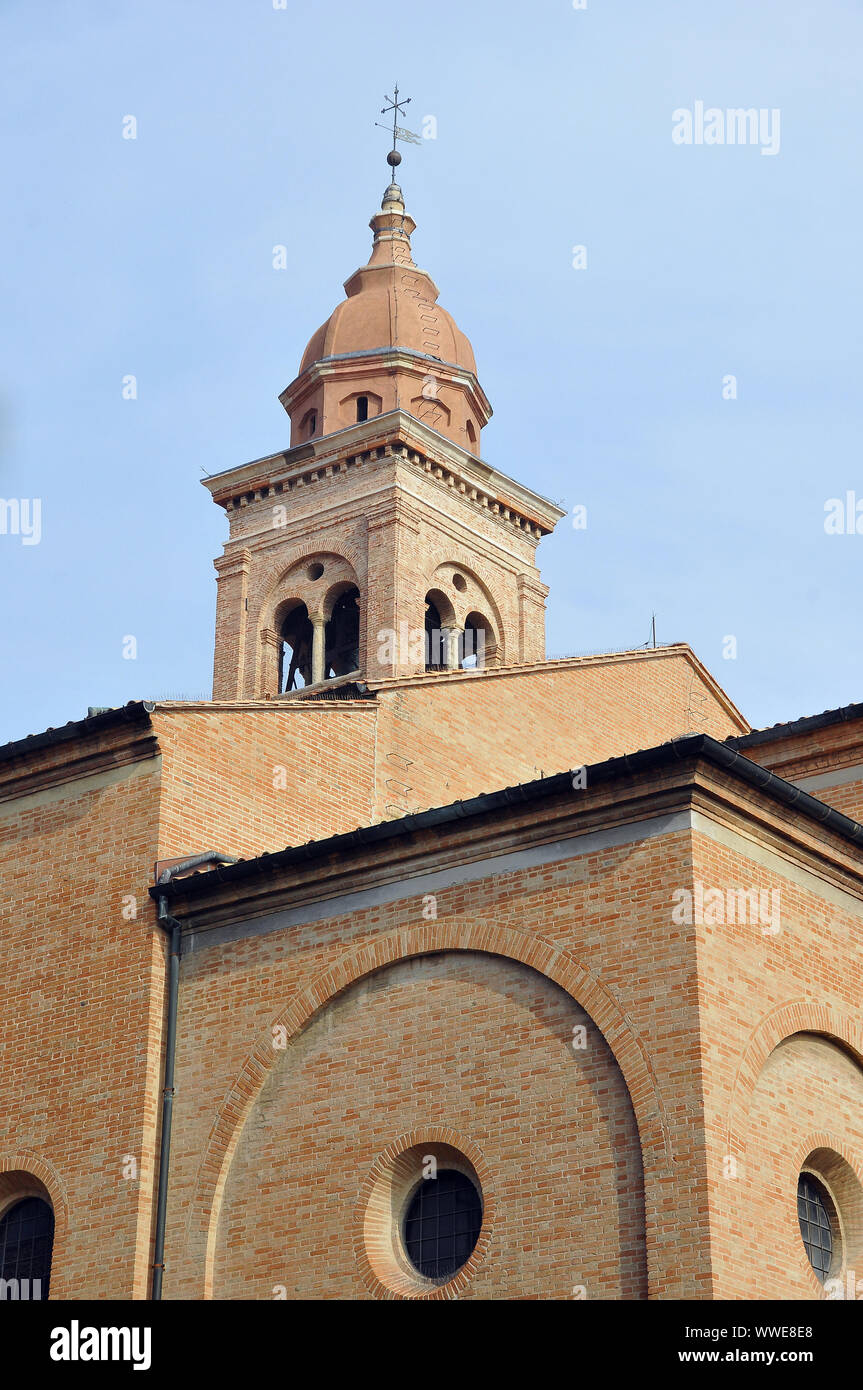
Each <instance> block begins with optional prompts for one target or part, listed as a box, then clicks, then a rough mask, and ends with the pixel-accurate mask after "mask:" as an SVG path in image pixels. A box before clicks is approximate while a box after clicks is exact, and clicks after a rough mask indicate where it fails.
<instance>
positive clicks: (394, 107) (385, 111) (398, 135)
mask: <svg viewBox="0 0 863 1390" xmlns="http://www.w3.org/2000/svg"><path fill="white" fill-rule="evenodd" d="M384 101H386V102H387V103H388V104H387V105H386V106H383V107H381V115H382V116H387V115H389V113H390V112H391V111H392V113H393V147H392V149H391V150H390V152H389V154H388V155H387V164H389V166H390V168H391V169H392V171H393V178H395V170H396V167H397V165H399V164H401V162H402V157H401V155H400V154H399V152H398V147H397V144H398V141H399V140H402V141H405V142H406V141H410V143H411V144H412V145H419V144H420V143H421V141H420V138H419V136H418V135H414V133H413V131H412V130H405V129H404V127H403V126H400V125H399V124H398V119H399V116H403V115H404V108H405V107H406V106H408V105H409V104H410V97H402V99H401V101H399V88H398V83H396V86H395V91H394V93H393V95H392V96H385V97H384ZM375 125H376V126H378V127H379V129H381V130H388V129H389V126H385V125H382V124H381V122H380V121H375Z"/></svg>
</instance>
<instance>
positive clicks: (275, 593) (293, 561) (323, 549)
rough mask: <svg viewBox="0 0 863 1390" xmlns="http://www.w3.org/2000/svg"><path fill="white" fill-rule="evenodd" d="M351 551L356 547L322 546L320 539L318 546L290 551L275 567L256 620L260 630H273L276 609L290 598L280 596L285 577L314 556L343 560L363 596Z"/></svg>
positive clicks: (313, 545)
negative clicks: (300, 563)
mask: <svg viewBox="0 0 863 1390" xmlns="http://www.w3.org/2000/svg"><path fill="white" fill-rule="evenodd" d="M351 551H354V552H356V547H355V546H350V545H339V546H338V548H337V547H336V546H335V545H326V544H322V543H321V541H320V538H319V539H318V542H317V544H309V545H301V546H297V547H296V549H295V550H292V551H290V554H289V558H288V559H287V560H286V559H285V558H284V557H282V558H281V560H280V561H279V564H278V566H274V567H273V576H272V578H271V579H270V582H269V583H268V585H267V588H266V597H265V598H264V599H263V601H262V603H261V606H260V608H259V610H258V614H257V618H256V624H257V626H258V628H272V627H273V626H274V621H275V613H276V609H277V608H278V606H279V604H280V603H281V602H282V601H283V600H284V599H285V598H286V597H289V596H288V595H284V594H283V595H281V596H280V594H279V588H280V586H281V585H282V583H283V582H284V579H285V576H286V575H287V574H288V572H289V571H290V570H292V569H293V568H294V566H295V565H297V564H299V562H300V561H301V560H305V559H307V558H309V557H310V556H313V555H334V556H335V557H336V559H338V560H343V561H344V563H345V564H346V565H348V566H349V568H350V569H351V571H352V574H353V581H352V582H353V583H354V584H355V585H356V586H357V588H358V589H359V591H360V593H361V594H362V584H361V583H360V578H359V573H358V569H357V559H358V557H357V555H356V553H354V554H353V555H351V553H350V552H351Z"/></svg>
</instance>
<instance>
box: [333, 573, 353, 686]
mask: <svg viewBox="0 0 863 1390" xmlns="http://www.w3.org/2000/svg"><path fill="white" fill-rule="evenodd" d="M359 596H360V591H359V589H357V588H356V587H355V586H353V585H352V586H351V588H350V589H346V590H345V592H344V593H343V594H340V595H339V597H338V598H337V599H336V601H335V603H334V604H333V611H332V615H331V617H330V620H329V622H328V623H327V626H326V631H325V638H324V679H325V680H329V679H330V677H331V676H347V675H348V674H349V673H350V672H351V671H357V670H358V669H359V665H360V610H359V606H358V602H357V600H358V599H359Z"/></svg>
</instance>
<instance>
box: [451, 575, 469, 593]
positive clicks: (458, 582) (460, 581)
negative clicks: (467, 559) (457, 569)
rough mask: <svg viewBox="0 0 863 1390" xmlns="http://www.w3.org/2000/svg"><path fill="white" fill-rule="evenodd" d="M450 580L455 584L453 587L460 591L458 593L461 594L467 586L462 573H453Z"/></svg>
mask: <svg viewBox="0 0 863 1390" xmlns="http://www.w3.org/2000/svg"><path fill="white" fill-rule="evenodd" d="M452 582H453V584H454V585H455V587H456V588H457V589H458V591H459V593H460V594H463V593H464V591H465V589H466V588H467V580H466V579H465V577H464V575H463V574H454V575H453V577H452Z"/></svg>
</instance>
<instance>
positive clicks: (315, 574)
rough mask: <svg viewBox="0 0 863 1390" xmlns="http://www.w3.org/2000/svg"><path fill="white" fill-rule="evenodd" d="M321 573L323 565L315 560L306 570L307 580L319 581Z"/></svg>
mask: <svg viewBox="0 0 863 1390" xmlns="http://www.w3.org/2000/svg"><path fill="white" fill-rule="evenodd" d="M323 572H324V567H323V565H322V564H321V563H320V561H319V560H315V561H313V563H312V564H311V565H309V567H308V569H307V570H306V575H307V577H308V578H309V579H320V577H321V575H322V574H323Z"/></svg>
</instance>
